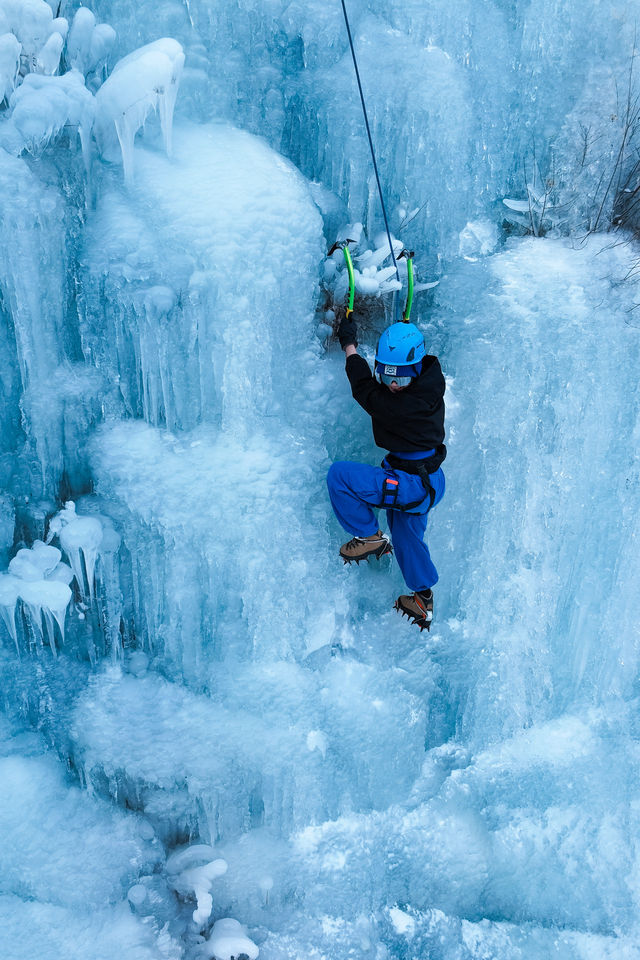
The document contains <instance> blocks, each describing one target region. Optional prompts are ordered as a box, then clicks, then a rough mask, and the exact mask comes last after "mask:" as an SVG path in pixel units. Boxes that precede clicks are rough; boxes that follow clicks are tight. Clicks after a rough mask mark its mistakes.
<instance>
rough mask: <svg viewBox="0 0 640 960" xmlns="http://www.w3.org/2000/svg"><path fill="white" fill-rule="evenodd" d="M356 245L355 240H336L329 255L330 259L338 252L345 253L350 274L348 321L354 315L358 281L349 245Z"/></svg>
mask: <svg viewBox="0 0 640 960" xmlns="http://www.w3.org/2000/svg"><path fill="white" fill-rule="evenodd" d="M350 243H355V240H336V242H335V243H334V245H333V246H332V247H331V250H329V253H328V254H327V256H328V257H330V256H331V255H332V254H333V253H335V252H336V250H342V252H343V253H344V259H345V263H346V264H347V272H348V274H349V300H348V305H347V320H348V319H349V317H350V316H351V314H352V313H353V300H354V297H355V295H356V281H355V277H354V275H353V260H352V259H351V252H350V250H349V244H350Z"/></svg>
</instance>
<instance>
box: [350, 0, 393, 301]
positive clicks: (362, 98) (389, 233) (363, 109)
mask: <svg viewBox="0 0 640 960" xmlns="http://www.w3.org/2000/svg"><path fill="white" fill-rule="evenodd" d="M342 12H343V13H344V22H345V24H346V26H347V35H348V37H349V46H350V47H351V56H352V57H353V66H354V69H355V71H356V80H357V81H358V90H359V91H360V101H361V103H362V112H363V114H364V123H365V126H366V128H367V137H368V138H369V149H370V150H371V159H372V160H373V170H374V173H375V175H376V183H377V184H378V193H379V194H380V204H381V206H382V216H383V217H384V225H385V227H386V230H387V239H388V241H389V250H390V251H391V259H392V260H393V265H394V267H395V270H396V277H397V278H398V283H401V282H402V281H401V280H400V271H399V270H398V264H397V263H396V257H395V254H394V252H393V244H392V242H391V231H390V230H389V221H388V220H387V211H386V208H385V205H384V197H383V196H382V187H381V185H380V177H379V175H378V164H377V163H376V152H375V150H374V149H373V139H372V137H371V128H370V127H369V117H368V116H367V106H366V104H365V102H364V93H363V92H362V83H361V82H360V71H359V70H358V61H357V60H356V51H355V49H354V46H353V38H352V36H351V26H350V25H349V17H348V16H347V8H346V6H345V2H344V0H342ZM396 300H397V298H396Z"/></svg>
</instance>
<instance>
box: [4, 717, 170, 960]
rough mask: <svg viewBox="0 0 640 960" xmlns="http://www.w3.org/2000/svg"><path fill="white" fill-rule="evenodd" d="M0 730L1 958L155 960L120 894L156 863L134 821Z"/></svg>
mask: <svg viewBox="0 0 640 960" xmlns="http://www.w3.org/2000/svg"><path fill="white" fill-rule="evenodd" d="M0 729H1V732H2V741H1V746H0V834H1V835H2V837H3V841H2V843H1V844H0V922H1V924H2V934H1V935H0V943H1V944H2V955H3V957H6V958H7V960H21V958H23V957H24V958H27V957H29V956H33V942H31V943H30V942H29V941H30V940H32V939H33V938H35V939H37V941H38V944H39V946H38V954H39V955H40V956H41V957H43V958H44V960H54V958H57V957H60V956H64V957H70V958H73V960H75V958H78V960H80V958H81V957H86V956H87V955H91V956H95V957H100V958H104V960H116V958H117V957H121V956H123V955H124V956H131V957H133V956H135V957H136V958H138V957H139V958H140V960H147V958H149V960H151V958H152V957H153V958H156V957H157V956H158V953H157V948H158V944H157V942H156V940H155V937H154V936H153V934H152V932H151V930H150V929H149V928H148V927H145V926H143V925H142V924H141V923H140V921H139V920H137V919H136V918H135V917H132V916H131V914H130V912H129V910H128V908H127V907H126V902H125V891H126V885H127V884H128V883H130V882H131V879H132V878H134V877H137V876H139V875H141V874H144V873H148V872H152V871H153V870H154V869H156V868H157V867H158V866H159V864H161V863H162V860H163V859H164V858H163V853H162V848H161V846H160V845H159V843H158V841H157V840H154V839H149V838H148V837H147V838H146V839H144V834H145V831H144V829H143V822H142V821H141V820H140V818H138V817H136V816H135V815H133V814H124V813H123V812H121V811H119V810H115V809H114V808H113V807H112V806H110V805H108V804H106V803H104V801H100V800H96V799H93V798H92V797H90V796H88V794H87V792H86V791H84V790H81V789H79V787H77V786H74V785H72V784H71V783H70V781H69V780H68V778H67V777H66V776H65V775H64V773H63V768H62V766H61V764H60V763H59V762H58V761H57V759H56V758H54V757H53V756H52V755H51V754H50V753H47V751H46V750H45V748H44V745H43V743H42V741H41V740H40V738H39V737H38V736H36V735H35V734H32V733H27V732H24V731H21V730H20V729H18V728H11V727H10V726H9V725H8V723H7V722H6V720H4V719H1V718H0ZM25 931H28V934H27V933H26V932H25ZM177 955H178V954H177V951H174V953H173V956H177ZM166 956H171V953H169V952H168V953H167V954H166Z"/></svg>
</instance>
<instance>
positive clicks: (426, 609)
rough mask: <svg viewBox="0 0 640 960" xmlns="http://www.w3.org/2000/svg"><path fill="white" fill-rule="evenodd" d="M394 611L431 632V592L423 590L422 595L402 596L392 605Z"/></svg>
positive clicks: (421, 629) (421, 628)
mask: <svg viewBox="0 0 640 960" xmlns="http://www.w3.org/2000/svg"><path fill="white" fill-rule="evenodd" d="M393 606H394V609H395V610H398V611H399V612H400V613H401V614H402V616H403V617H404V616H407V617H409V619H410V620H411V621H412V622H413V623H415V624H416V625H417V626H419V627H420V632H422V631H423V630H431V621H432V620H433V591H432V590H424V591H423V592H422V593H412V594H403V595H402V596H400V597H398V599H397V600H396V602H395V603H394V605H393Z"/></svg>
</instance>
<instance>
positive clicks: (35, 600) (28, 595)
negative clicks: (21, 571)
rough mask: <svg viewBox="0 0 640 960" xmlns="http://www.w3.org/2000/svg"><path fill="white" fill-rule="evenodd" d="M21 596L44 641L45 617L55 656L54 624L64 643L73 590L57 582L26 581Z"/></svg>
mask: <svg viewBox="0 0 640 960" xmlns="http://www.w3.org/2000/svg"><path fill="white" fill-rule="evenodd" d="M19 595H20V599H21V600H22V602H23V603H24V605H25V607H26V609H27V613H28V614H29V617H30V618H31V621H32V623H33V626H34V628H35V630H36V633H37V634H38V636H39V637H40V639H41V640H43V641H44V634H43V631H42V622H43V615H44V624H45V632H46V639H47V640H48V641H49V645H50V647H51V652H52V653H53V654H54V655H55V654H56V645H55V633H54V622H55V623H57V624H58V626H59V628H60V636H61V637H62V640H63V641H64V619H65V615H66V612H67V607H68V606H69V602H70V600H71V590H70V589H69V587H68V586H67V585H66V584H64V583H60V582H59V581H55V580H53V581H51V580H37V581H35V582H34V581H26V580H25V581H23V582H22V583H20V584H19Z"/></svg>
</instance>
